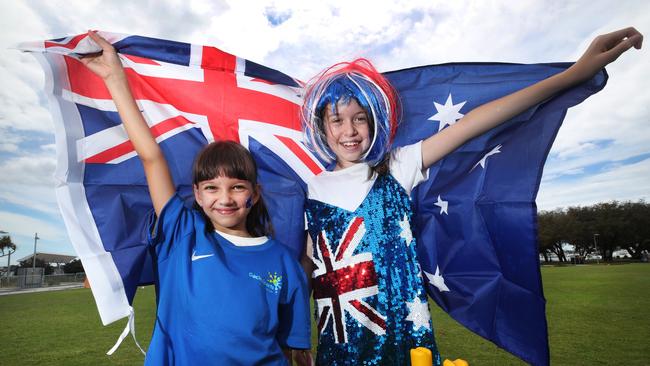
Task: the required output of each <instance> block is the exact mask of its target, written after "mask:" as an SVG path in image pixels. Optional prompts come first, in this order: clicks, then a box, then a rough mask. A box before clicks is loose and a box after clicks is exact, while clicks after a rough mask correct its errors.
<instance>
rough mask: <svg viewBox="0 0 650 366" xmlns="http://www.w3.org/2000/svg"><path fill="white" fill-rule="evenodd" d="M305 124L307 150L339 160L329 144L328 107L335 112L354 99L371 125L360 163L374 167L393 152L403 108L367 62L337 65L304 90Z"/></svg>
mask: <svg viewBox="0 0 650 366" xmlns="http://www.w3.org/2000/svg"><path fill="white" fill-rule="evenodd" d="M305 89H306V92H305V97H304V101H303V106H302V124H303V131H304V134H305V143H306V145H307V147H308V148H309V149H310V150H311V151H312V152H314V153H315V154H316V155H318V157H319V158H321V159H322V160H324V161H325V162H326V163H328V164H331V163H333V162H335V161H336V155H335V154H334V152H333V151H332V149H331V148H330V147H329V145H328V144H327V137H326V133H325V125H324V121H323V116H324V114H325V108H328V107H329V108H331V111H332V112H336V105H337V103H343V104H345V105H347V104H348V103H350V100H352V99H354V100H355V101H356V102H357V103H359V105H360V106H361V107H362V108H363V109H364V110H365V111H366V114H367V115H368V118H369V123H370V134H371V136H370V139H371V141H370V146H369V148H368V150H367V151H365V152H364V154H363V155H362V156H361V161H363V162H366V163H368V164H369V165H370V166H372V167H374V166H377V165H378V164H380V163H381V162H382V161H384V159H385V156H386V154H387V153H389V152H390V148H391V145H392V143H393V138H394V136H395V132H396V130H397V124H398V120H399V115H400V111H401V109H400V105H399V103H398V98H397V93H396V92H395V90H394V89H393V87H392V86H391V85H390V83H389V82H388V81H387V80H386V79H385V78H384V77H383V76H382V75H381V74H380V73H379V72H377V70H375V68H374V67H373V66H372V64H371V63H370V62H369V61H368V60H366V59H357V60H354V61H352V62H343V63H339V64H336V65H334V66H332V67H330V68H328V69H326V70H325V71H323V72H322V73H321V74H319V75H318V76H317V77H316V78H314V79H313V80H312V81H310V82H309V83H308V84H307V87H306V88H305Z"/></svg>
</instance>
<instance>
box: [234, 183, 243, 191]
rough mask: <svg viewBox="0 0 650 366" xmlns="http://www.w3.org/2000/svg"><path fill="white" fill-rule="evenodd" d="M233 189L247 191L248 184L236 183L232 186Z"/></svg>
mask: <svg viewBox="0 0 650 366" xmlns="http://www.w3.org/2000/svg"><path fill="white" fill-rule="evenodd" d="M232 190H233V191H236V192H241V191H245V190H246V186H245V185H244V184H236V185H234V186H233V187H232Z"/></svg>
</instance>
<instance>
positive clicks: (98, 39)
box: [88, 30, 113, 51]
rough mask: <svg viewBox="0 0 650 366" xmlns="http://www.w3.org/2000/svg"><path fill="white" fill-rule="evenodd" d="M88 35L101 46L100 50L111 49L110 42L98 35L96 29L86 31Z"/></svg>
mask: <svg viewBox="0 0 650 366" xmlns="http://www.w3.org/2000/svg"><path fill="white" fill-rule="evenodd" d="M88 36H89V37H90V38H91V39H92V40H93V41H95V43H97V45H98V46H99V47H101V48H102V50H104V51H107V50H112V49H113V45H112V44H110V43H109V42H108V41H107V40H105V39H104V37H102V36H100V35H99V34H97V31H91V30H89V31H88Z"/></svg>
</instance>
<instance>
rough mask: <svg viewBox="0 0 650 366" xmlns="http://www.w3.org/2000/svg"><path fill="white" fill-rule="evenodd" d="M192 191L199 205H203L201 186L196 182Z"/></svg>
mask: <svg viewBox="0 0 650 366" xmlns="http://www.w3.org/2000/svg"><path fill="white" fill-rule="evenodd" d="M192 191H194V200H195V201H196V203H198V204H199V206H201V199H200V196H199V186H197V185H196V184H192Z"/></svg>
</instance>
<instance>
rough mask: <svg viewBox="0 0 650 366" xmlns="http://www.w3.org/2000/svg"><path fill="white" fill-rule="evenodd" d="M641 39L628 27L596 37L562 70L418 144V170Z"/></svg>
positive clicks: (587, 75)
mask: <svg viewBox="0 0 650 366" xmlns="http://www.w3.org/2000/svg"><path fill="white" fill-rule="evenodd" d="M642 42H643V36H642V35H641V33H639V32H638V31H637V30H636V29H634V28H632V27H630V28H625V29H621V30H618V31H615V32H612V33H608V34H604V35H600V36H598V37H596V38H595V39H594V40H593V42H591V45H590V46H589V48H587V51H585V53H584V54H583V55H582V56H581V57H580V59H579V60H578V61H577V62H576V63H575V64H573V65H572V66H571V67H569V68H568V69H566V70H565V71H563V72H561V73H559V74H556V75H554V76H551V77H549V78H548V79H545V80H542V81H540V82H538V83H536V84H533V85H531V86H529V87H527V88H524V89H521V90H519V91H517V92H514V93H512V94H509V95H506V96H505V97H502V98H499V99H496V100H493V101H491V102H489V103H485V104H483V105H481V106H479V107H477V108H475V109H473V110H472V111H470V112H469V113H467V114H466V115H465V116H464V117H463V118H461V119H460V120H459V121H458V122H457V123H455V124H454V125H452V126H450V127H447V128H445V129H444V130H442V131H440V132H438V133H437V134H435V135H433V136H431V137H429V138H428V139H426V140H424V141H423V142H422V168H423V169H426V168H428V167H430V166H431V165H432V164H434V163H435V162H437V161H438V160H440V159H442V158H443V157H445V156H446V155H447V154H449V153H450V152H452V151H454V150H455V149H456V148H458V147H459V146H460V145H462V144H463V143H465V142H466V141H468V140H470V139H472V138H474V137H476V136H478V135H480V134H482V133H483V132H485V131H487V130H489V129H491V128H493V127H496V126H498V125H499V124H501V123H503V122H505V121H507V120H509V119H510V118H512V117H514V116H516V115H518V114H519V113H522V112H523V111H525V110H526V109H528V108H530V107H532V106H534V105H536V104H538V103H541V102H543V101H544V100H546V99H548V98H550V97H552V96H553V95H555V94H557V93H559V92H560V91H562V90H564V89H566V88H569V87H571V86H573V85H576V84H578V83H580V82H582V81H585V80H587V79H589V78H590V77H592V76H593V75H595V74H596V73H597V72H598V71H599V70H600V69H602V68H603V67H605V65H607V64H609V63H610V62H612V61H614V60H616V59H617V58H618V57H619V56H620V55H621V54H623V52H625V51H627V50H628V49H630V48H631V47H632V46H634V48H637V49H640V48H641V44H642Z"/></svg>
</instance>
